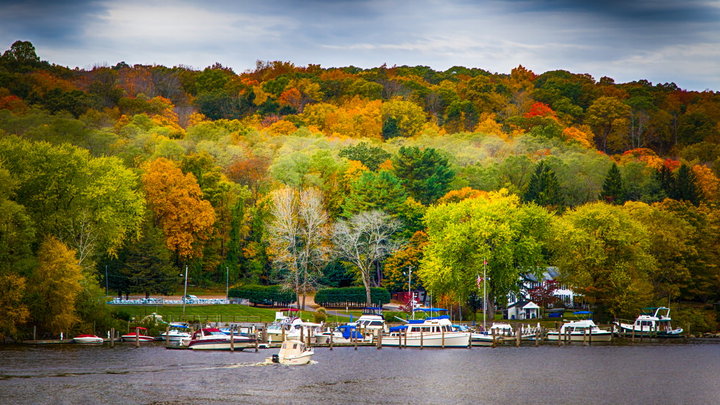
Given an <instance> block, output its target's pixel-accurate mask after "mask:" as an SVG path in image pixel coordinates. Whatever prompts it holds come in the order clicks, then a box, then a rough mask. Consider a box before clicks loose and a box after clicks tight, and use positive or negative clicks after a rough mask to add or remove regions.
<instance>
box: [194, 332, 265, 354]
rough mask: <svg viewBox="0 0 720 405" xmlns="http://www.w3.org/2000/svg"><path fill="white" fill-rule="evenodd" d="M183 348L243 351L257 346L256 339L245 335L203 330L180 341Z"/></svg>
mask: <svg viewBox="0 0 720 405" xmlns="http://www.w3.org/2000/svg"><path fill="white" fill-rule="evenodd" d="M180 345H181V346H187V347H188V348H189V349H193V350H232V349H237V350H243V349H245V348H247V347H250V346H254V345H255V339H253V338H251V337H249V336H243V335H227V334H225V333H223V332H222V331H221V330H220V329H217V328H203V329H200V330H198V331H196V332H195V333H193V335H192V337H191V338H189V339H188V338H185V339H183V340H181V341H180Z"/></svg>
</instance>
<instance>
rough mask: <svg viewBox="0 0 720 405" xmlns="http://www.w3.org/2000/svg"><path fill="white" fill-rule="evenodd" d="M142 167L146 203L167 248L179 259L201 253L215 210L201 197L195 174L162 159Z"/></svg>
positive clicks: (210, 230) (210, 229)
mask: <svg viewBox="0 0 720 405" xmlns="http://www.w3.org/2000/svg"><path fill="white" fill-rule="evenodd" d="M144 169H145V174H144V175H143V176H142V183H143V188H144V190H145V194H146V196H147V202H148V205H149V206H150V208H151V209H152V210H153V212H154V214H155V220H156V221H157V223H158V224H159V225H160V227H161V228H162V230H163V233H164V234H165V238H166V240H165V241H166V244H167V247H168V248H169V249H170V250H172V251H174V252H175V253H177V255H178V256H179V257H181V258H190V257H197V256H201V255H202V250H201V244H202V242H203V241H205V240H207V239H208V238H209V237H210V235H211V232H212V226H213V223H214V222H215V212H214V211H213V208H212V205H210V203H209V202H207V201H205V200H203V199H202V195H203V194H202V191H201V190H200V187H199V186H198V184H197V181H196V180H195V176H193V175H192V174H190V173H188V174H183V172H182V171H181V170H180V169H179V168H178V167H177V166H176V165H175V164H174V163H173V162H172V161H170V160H167V159H164V158H159V159H156V160H154V161H152V162H149V163H148V164H147V165H145V167H144Z"/></svg>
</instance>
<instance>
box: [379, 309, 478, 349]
mask: <svg viewBox="0 0 720 405" xmlns="http://www.w3.org/2000/svg"><path fill="white" fill-rule="evenodd" d="M469 343H470V332H455V331H453V325H452V323H451V322H450V318H449V317H448V316H447V315H443V316H438V317H433V318H427V319H424V320H411V321H408V323H407V324H405V325H401V326H396V327H393V328H390V333H389V334H388V335H383V337H382V345H383V346H399V345H402V346H403V347H438V348H439V347H443V348H445V347H468V344H469Z"/></svg>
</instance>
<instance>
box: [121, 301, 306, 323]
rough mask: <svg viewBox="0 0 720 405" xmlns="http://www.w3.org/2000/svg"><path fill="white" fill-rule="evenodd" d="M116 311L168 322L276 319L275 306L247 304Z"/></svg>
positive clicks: (136, 307)
mask: <svg viewBox="0 0 720 405" xmlns="http://www.w3.org/2000/svg"><path fill="white" fill-rule="evenodd" d="M111 308H112V310H113V311H115V312H120V313H121V312H124V313H126V314H128V315H130V316H131V317H133V318H135V319H136V320H138V321H139V320H141V319H142V318H144V317H146V316H147V315H150V314H152V313H156V314H158V315H160V316H162V318H163V320H164V321H166V322H175V321H201V322H272V321H274V320H275V312H276V309H274V308H256V307H250V306H246V305H236V304H231V305H186V306H185V314H184V315H183V307H182V305H111ZM302 318H303V319H306V320H307V319H309V320H312V319H313V314H312V312H307V311H305V312H302Z"/></svg>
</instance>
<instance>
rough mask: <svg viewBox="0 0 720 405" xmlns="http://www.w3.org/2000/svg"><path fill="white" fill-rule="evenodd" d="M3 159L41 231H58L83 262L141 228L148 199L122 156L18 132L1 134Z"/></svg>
mask: <svg viewBox="0 0 720 405" xmlns="http://www.w3.org/2000/svg"><path fill="white" fill-rule="evenodd" d="M0 159H2V160H3V161H4V167H5V168H6V169H7V170H8V171H9V172H10V173H11V174H12V176H13V177H14V179H15V180H16V181H17V188H16V191H15V195H16V197H15V201H16V202H18V203H19V204H21V205H23V206H24V207H25V209H26V212H27V214H28V216H30V218H31V219H32V220H33V222H34V224H35V226H36V230H37V234H39V235H42V234H50V235H57V237H58V238H59V239H60V240H62V241H63V242H64V243H65V244H67V245H68V246H69V247H71V248H72V249H74V250H75V251H76V253H77V255H78V261H79V263H80V264H81V265H83V267H85V268H91V267H92V263H93V261H94V260H95V259H96V258H97V257H99V255H100V254H102V253H104V252H109V253H113V252H115V251H116V250H117V249H118V248H119V247H120V246H121V245H122V243H123V241H124V240H125V239H126V238H131V237H133V236H135V235H136V234H137V232H138V230H139V228H140V225H141V223H142V218H143V215H144V213H145V203H144V199H143V197H142V195H141V194H140V192H139V191H138V190H137V186H138V184H137V183H138V179H137V175H136V174H135V173H134V172H133V171H131V170H129V169H127V168H125V167H124V166H123V165H122V163H121V162H120V160H119V159H117V158H115V157H102V158H93V157H91V156H90V154H89V153H88V151H87V150H85V149H81V148H77V147H74V146H71V145H68V144H62V145H59V146H53V145H50V144H49V143H46V142H28V141H25V140H23V139H21V138H18V137H6V138H0Z"/></svg>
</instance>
